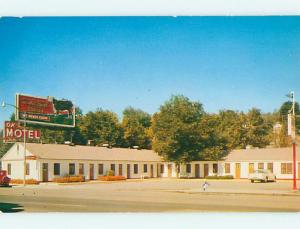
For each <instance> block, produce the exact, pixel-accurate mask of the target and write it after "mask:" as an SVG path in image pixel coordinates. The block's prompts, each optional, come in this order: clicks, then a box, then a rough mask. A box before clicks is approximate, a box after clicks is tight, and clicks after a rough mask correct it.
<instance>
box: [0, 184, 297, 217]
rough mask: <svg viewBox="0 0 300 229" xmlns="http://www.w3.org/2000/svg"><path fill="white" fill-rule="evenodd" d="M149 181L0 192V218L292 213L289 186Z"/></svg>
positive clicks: (293, 195) (293, 198) (293, 203)
mask: <svg viewBox="0 0 300 229" xmlns="http://www.w3.org/2000/svg"><path fill="white" fill-rule="evenodd" d="M201 183H203V180H196V179H191V180H178V179H163V180H162V179H153V180H142V181H141V180H129V181H125V182H106V183H105V182H88V183H84V184H68V185H57V184H53V183H46V184H41V185H36V186H34V185H32V186H27V187H25V188H24V187H22V186H18V187H13V188H0V211H2V212H24V211H25V212H295V211H300V195H299V193H298V192H297V193H294V192H291V191H290V185H291V182H290V181H278V182H276V183H255V184H251V183H249V181H246V180H240V181H239V180H228V181H217V180H213V181H209V183H210V185H209V188H208V190H207V191H205V192H204V191H203V190H202V189H201Z"/></svg>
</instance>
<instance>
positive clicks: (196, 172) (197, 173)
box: [195, 164, 200, 178]
mask: <svg viewBox="0 0 300 229" xmlns="http://www.w3.org/2000/svg"><path fill="white" fill-rule="evenodd" d="M195 177H196V178H199V177H200V165H199V164H195Z"/></svg>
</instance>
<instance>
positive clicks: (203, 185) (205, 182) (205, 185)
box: [202, 180, 209, 192]
mask: <svg viewBox="0 0 300 229" xmlns="http://www.w3.org/2000/svg"><path fill="white" fill-rule="evenodd" d="M208 186H209V183H208V182H207V181H206V180H204V183H203V184H202V188H203V191H204V192H205V190H206V189H207V188H208Z"/></svg>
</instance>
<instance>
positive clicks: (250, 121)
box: [245, 108, 273, 148]
mask: <svg viewBox="0 0 300 229" xmlns="http://www.w3.org/2000/svg"><path fill="white" fill-rule="evenodd" d="M245 125H246V129H247V145H252V146H254V147H259V148H263V147H265V146H267V145H269V144H270V142H271V139H270V138H269V132H270V131H272V127H273V126H272V124H270V123H266V122H265V120H264V119H263V117H262V114H261V112H260V110H259V109H256V108H252V109H251V110H249V112H248V113H247V115H246V123H245Z"/></svg>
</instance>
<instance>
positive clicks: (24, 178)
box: [23, 112, 27, 187]
mask: <svg viewBox="0 0 300 229" xmlns="http://www.w3.org/2000/svg"><path fill="white" fill-rule="evenodd" d="M24 115H25V117H24V177H23V186H24V187H25V186H26V170H27V168H26V167H27V166H26V112H25V113H24Z"/></svg>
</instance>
